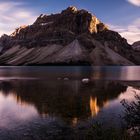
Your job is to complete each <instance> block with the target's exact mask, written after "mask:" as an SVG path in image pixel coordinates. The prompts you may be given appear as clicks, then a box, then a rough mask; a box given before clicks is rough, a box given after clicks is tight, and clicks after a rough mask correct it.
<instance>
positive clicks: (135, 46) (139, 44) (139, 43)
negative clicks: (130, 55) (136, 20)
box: [132, 41, 140, 51]
mask: <svg viewBox="0 0 140 140" xmlns="http://www.w3.org/2000/svg"><path fill="white" fill-rule="evenodd" d="M132 47H133V49H134V50H136V51H140V41H137V42H135V43H133V44H132Z"/></svg>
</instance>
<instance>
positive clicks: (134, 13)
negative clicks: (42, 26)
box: [0, 0, 140, 44]
mask: <svg viewBox="0 0 140 140" xmlns="http://www.w3.org/2000/svg"><path fill="white" fill-rule="evenodd" d="M68 6H76V7H77V8H78V9H86V10H88V11H90V12H91V13H93V15H96V17H97V18H98V19H100V20H101V21H102V22H103V23H105V24H107V25H108V26H109V29H111V30H115V31H117V32H119V33H120V34H121V35H122V36H123V37H125V38H126V39H127V40H128V42H129V43H130V44H131V43H133V42H135V41H138V40H140V0H0V35H2V34H11V33H12V32H13V31H14V30H15V29H16V28H17V27H20V26H22V25H30V24H32V23H33V22H34V21H35V20H36V18H37V17H38V16H39V15H40V14H48V15H49V14H51V13H58V12H61V10H63V9H66V8H67V7H68Z"/></svg>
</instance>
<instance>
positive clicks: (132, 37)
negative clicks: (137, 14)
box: [109, 18, 140, 44]
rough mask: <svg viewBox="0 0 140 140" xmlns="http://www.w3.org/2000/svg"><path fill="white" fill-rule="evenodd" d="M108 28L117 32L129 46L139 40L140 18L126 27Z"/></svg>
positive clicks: (112, 26)
mask: <svg viewBox="0 0 140 140" xmlns="http://www.w3.org/2000/svg"><path fill="white" fill-rule="evenodd" d="M109 26H110V28H111V29H112V30H114V31H117V32H119V33H120V34H121V35H122V36H123V37H124V38H126V39H127V41H128V42H129V43H130V44H132V43H134V42H136V41H139V40H140V18H138V19H136V20H135V21H134V22H132V23H131V24H129V25H128V26H116V25H109Z"/></svg>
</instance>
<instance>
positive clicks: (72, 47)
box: [0, 7, 136, 65]
mask: <svg viewBox="0 0 140 140" xmlns="http://www.w3.org/2000/svg"><path fill="white" fill-rule="evenodd" d="M0 43H1V45H2V46H3V49H2V55H1V56H0V63H1V64H7V65H31V64H35V65H38V64H40V65H41V64H43V65H44V64H57V63H64V64H65V63H66V64H83V63H84V64H85V63H86V64H91V65H92V64H94V65H133V64H134V63H135V61H136V60H135V57H134V56H132V54H133V51H134V50H133V49H132V47H131V46H130V45H129V44H128V43H127V41H126V40H125V39H124V38H122V37H121V36H120V35H119V34H118V33H116V32H114V31H110V30H109V29H108V28H107V26H106V25H105V24H104V23H102V22H101V21H100V20H99V19H97V18H96V16H94V15H92V14H91V13H89V12H88V11H86V10H78V9H77V8H75V7H68V8H67V9H66V10H63V11H62V12H61V13H59V14H52V15H40V16H39V17H38V18H37V20H36V21H35V22H34V23H33V24H32V25H29V26H22V27H20V28H18V29H16V30H15V32H13V33H12V34H11V36H6V35H4V36H3V37H1V39H0ZM96 51H97V52H96ZM110 51H113V53H115V54H116V55H115V54H114V55H115V56H116V57H114V58H113V56H112V55H111V54H110ZM99 52H100V53H99ZM21 54H22V55H21ZM97 54H98V55H97ZM115 59H116V60H115ZM131 61H132V62H131ZM133 62H134V63H133Z"/></svg>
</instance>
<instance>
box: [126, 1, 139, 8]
mask: <svg viewBox="0 0 140 140" xmlns="http://www.w3.org/2000/svg"><path fill="white" fill-rule="evenodd" d="M127 1H128V2H129V3H131V4H133V5H135V6H139V7H140V0H127Z"/></svg>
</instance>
